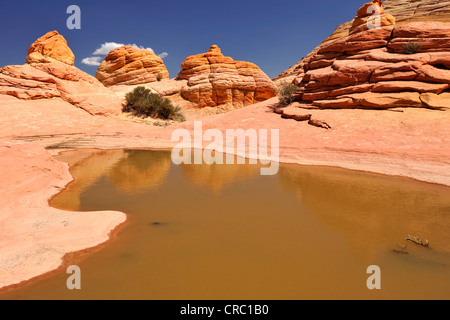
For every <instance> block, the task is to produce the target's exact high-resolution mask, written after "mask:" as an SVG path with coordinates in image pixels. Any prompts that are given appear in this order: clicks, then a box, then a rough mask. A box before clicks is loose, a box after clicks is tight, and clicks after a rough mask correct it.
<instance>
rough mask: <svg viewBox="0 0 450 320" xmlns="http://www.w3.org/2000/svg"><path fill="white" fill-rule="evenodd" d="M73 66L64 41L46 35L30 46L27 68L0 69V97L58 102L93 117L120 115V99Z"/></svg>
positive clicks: (71, 57)
mask: <svg viewBox="0 0 450 320" xmlns="http://www.w3.org/2000/svg"><path fill="white" fill-rule="evenodd" d="M47 54H48V55H47ZM73 62H74V56H73V53H72V51H71V50H70V48H69V47H68V46H67V42H66V40H65V39H64V38H63V37H62V36H61V35H59V34H58V33H57V32H56V31H52V32H49V33H47V34H46V35H45V36H43V37H41V38H39V39H38V40H37V41H36V42H35V43H34V44H33V45H31V47H30V50H29V55H28V58H27V64H25V65H17V66H4V67H3V68H0V94H6V95H11V96H14V97H16V98H19V99H25V100H33V99H50V98H61V99H63V100H64V101H67V102H69V103H71V104H73V105H75V106H76V107H78V108H81V109H83V110H85V111H87V112H89V113H90V114H93V115H110V114H111V115H116V114H119V113H120V112H121V109H122V101H121V100H120V98H118V97H117V96H116V95H115V94H114V93H113V92H112V91H110V90H109V89H108V88H106V87H105V86H103V85H102V84H101V83H100V82H99V81H98V80H97V79H95V78H94V77H92V76H90V75H89V74H87V73H85V72H83V71H81V70H79V69H78V68H76V67H74V66H73Z"/></svg>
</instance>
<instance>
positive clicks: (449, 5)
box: [273, 0, 450, 84]
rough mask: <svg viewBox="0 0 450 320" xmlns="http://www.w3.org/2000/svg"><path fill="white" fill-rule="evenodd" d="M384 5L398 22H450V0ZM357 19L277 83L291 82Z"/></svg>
mask: <svg viewBox="0 0 450 320" xmlns="http://www.w3.org/2000/svg"><path fill="white" fill-rule="evenodd" d="M383 7H384V13H386V14H390V15H392V16H394V17H395V20H396V24H404V23H409V22H423V21H428V22H431V21H436V22H437V21H440V22H450V0H416V1H405V0H386V1H384V2H383ZM355 19H357V17H355ZM355 19H354V20H352V21H349V22H345V23H343V24H341V25H340V26H338V27H337V28H336V30H335V31H334V32H333V33H332V34H331V35H330V36H329V37H328V38H326V39H325V40H324V41H323V42H322V43H321V44H320V45H319V46H318V47H317V48H315V49H314V50H313V51H312V52H311V53H310V54H309V55H308V56H306V58H304V59H302V60H301V61H299V62H297V63H296V64H295V65H294V66H292V67H290V68H289V69H287V70H286V71H284V72H282V73H281V74H280V75H278V76H277V77H276V78H274V79H273V80H274V81H275V83H277V84H280V83H282V82H291V81H292V80H293V79H294V78H295V77H296V75H297V74H298V72H299V71H300V70H301V69H302V67H303V65H304V64H305V63H306V62H307V61H308V60H309V59H310V58H311V56H312V55H314V54H315V53H317V51H318V50H319V49H320V47H322V46H324V45H326V44H327V43H329V42H331V41H334V40H336V39H341V38H343V37H346V36H348V35H349V32H350V29H351V27H352V25H353V24H354V23H355Z"/></svg>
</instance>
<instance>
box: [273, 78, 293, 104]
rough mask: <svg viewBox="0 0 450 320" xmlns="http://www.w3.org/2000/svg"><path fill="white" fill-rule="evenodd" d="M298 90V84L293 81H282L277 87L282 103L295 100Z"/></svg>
mask: <svg viewBox="0 0 450 320" xmlns="http://www.w3.org/2000/svg"><path fill="white" fill-rule="evenodd" d="M296 92H297V86H296V85H295V84H293V83H282V84H281V86H280V87H279V88H278V89H277V93H278V98H279V99H280V103H281V104H290V103H292V102H294V95H295V93H296Z"/></svg>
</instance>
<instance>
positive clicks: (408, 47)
mask: <svg viewBox="0 0 450 320" xmlns="http://www.w3.org/2000/svg"><path fill="white" fill-rule="evenodd" d="M421 48H422V45H421V44H420V43H417V42H408V43H405V44H404V45H403V53H404V54H414V53H418V52H419V51H420V49H421Z"/></svg>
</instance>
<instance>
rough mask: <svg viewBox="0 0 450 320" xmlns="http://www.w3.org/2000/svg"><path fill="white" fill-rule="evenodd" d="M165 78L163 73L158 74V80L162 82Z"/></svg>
mask: <svg viewBox="0 0 450 320" xmlns="http://www.w3.org/2000/svg"><path fill="white" fill-rule="evenodd" d="M162 78H163V76H162V74H161V73H158V75H157V76H156V80H158V81H161V80H162Z"/></svg>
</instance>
